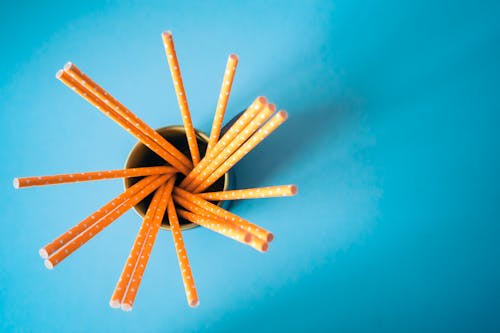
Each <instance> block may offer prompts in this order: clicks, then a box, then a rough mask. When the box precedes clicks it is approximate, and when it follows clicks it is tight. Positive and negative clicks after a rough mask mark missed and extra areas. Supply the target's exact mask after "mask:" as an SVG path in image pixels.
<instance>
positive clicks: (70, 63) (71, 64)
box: [63, 61, 75, 71]
mask: <svg viewBox="0 0 500 333" xmlns="http://www.w3.org/2000/svg"><path fill="white" fill-rule="evenodd" d="M73 66H75V65H73V63H72V62H71V61H68V62H67V63H66V64H65V65H64V67H63V69H64V70H65V71H67V70H69V69H71V68H73Z"/></svg>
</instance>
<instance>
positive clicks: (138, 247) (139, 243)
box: [109, 188, 162, 308]
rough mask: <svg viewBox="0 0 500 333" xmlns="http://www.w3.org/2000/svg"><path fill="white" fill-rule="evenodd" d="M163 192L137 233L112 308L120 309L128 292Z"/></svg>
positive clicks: (151, 205) (150, 208)
mask: <svg viewBox="0 0 500 333" xmlns="http://www.w3.org/2000/svg"><path fill="white" fill-rule="evenodd" d="M161 192H162V191H161V188H160V190H157V191H156V192H155V194H154V196H153V199H152V200H151V203H150V204H149V207H148V210H147V212H146V216H145V217H144V220H143V222H142V224H141V228H140V229H139V232H138V233H137V237H136V238H135V241H134V245H133V246H132V249H131V250H130V255H129V256H128V258H127V261H126V263H125V266H124V267H123V270H122V273H121V275H120V279H119V280H118V282H117V284H116V287H115V290H114V291H113V295H112V296H111V300H110V301H109V305H110V306H111V307H112V308H119V307H120V305H121V303H122V299H123V296H124V295H125V292H126V291H127V286H128V285H129V283H130V279H131V276H132V274H133V272H134V270H135V269H136V266H137V262H138V259H139V256H140V254H141V251H142V248H143V247H144V243H145V240H146V236H147V233H148V231H149V228H150V226H151V222H152V220H153V215H154V214H155V212H156V208H157V207H158V202H159V201H160V196H161Z"/></svg>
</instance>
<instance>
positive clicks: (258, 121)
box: [186, 104, 276, 191]
mask: <svg viewBox="0 0 500 333" xmlns="http://www.w3.org/2000/svg"><path fill="white" fill-rule="evenodd" d="M275 109H276V107H275V106H274V104H267V105H266V106H265V107H264V108H263V109H262V110H261V111H260V112H259V113H258V114H257V115H256V116H255V118H253V119H252V120H251V121H250V122H249V123H248V124H247V126H245V128H244V129H243V130H242V131H241V132H240V133H239V134H238V135H237V136H236V137H235V138H234V139H233V141H231V143H229V145H227V147H225V148H224V150H223V151H221V152H220V153H219V154H218V155H217V157H215V158H214V159H213V160H212V162H210V163H209V164H208V166H206V167H205V168H204V169H203V170H202V171H201V173H200V174H199V175H198V176H197V177H196V178H195V179H194V180H193V181H192V182H191V184H189V185H188V186H187V187H186V190H187V191H192V190H194V189H195V188H196V187H197V186H198V185H200V184H201V183H202V182H203V181H204V180H205V179H207V177H208V176H210V175H211V174H212V173H213V172H214V171H215V170H217V168H218V167H219V166H220V165H221V164H222V163H224V161H226V160H227V159H228V158H229V156H231V155H232V154H233V153H234V152H235V151H236V150H237V149H238V148H239V147H240V146H241V145H242V144H243V143H244V142H245V141H247V139H248V138H249V137H250V136H251V135H252V134H254V133H255V131H256V130H257V129H258V128H259V127H260V126H261V125H262V124H263V123H265V122H266V120H267V119H269V117H271V116H272V114H273V113H274V110H275Z"/></svg>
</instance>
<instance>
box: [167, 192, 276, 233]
mask: <svg viewBox="0 0 500 333" xmlns="http://www.w3.org/2000/svg"><path fill="white" fill-rule="evenodd" d="M174 193H175V194H177V195H179V196H180V197H182V198H185V199H186V200H189V201H191V202H192V203H194V204H195V205H197V206H198V207H201V208H203V209H205V210H207V211H209V212H210V213H212V214H214V215H217V216H219V217H221V218H223V219H224V220H226V221H229V222H232V223H235V224H236V225H237V226H239V227H241V228H243V229H245V230H247V231H248V232H250V233H251V234H252V235H256V236H257V237H259V238H262V239H263V240H266V241H268V242H270V241H271V240H272V239H273V234H272V233H271V232H269V231H267V230H266V229H264V228H261V227H259V226H257V225H255V224H253V223H251V222H249V221H247V220H245V219H243V218H241V217H239V216H238V215H235V214H233V213H231V212H228V211H227V210H225V209H223V208H220V207H219V206H217V205H214V204H212V203H210V202H208V201H206V200H204V199H201V198H200V197H199V196H197V195H195V194H191V193H189V192H187V191H184V190H183V189H181V188H179V187H176V188H175V189H174Z"/></svg>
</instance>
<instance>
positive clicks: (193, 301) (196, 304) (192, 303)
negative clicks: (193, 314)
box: [189, 299, 200, 308]
mask: <svg viewBox="0 0 500 333" xmlns="http://www.w3.org/2000/svg"><path fill="white" fill-rule="evenodd" d="M198 305H200V300H199V299H194V300H192V301H190V302H189V306H190V307H192V308H196V307H197V306H198Z"/></svg>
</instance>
